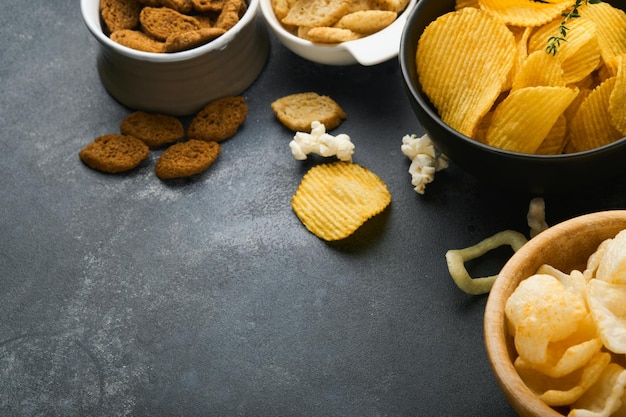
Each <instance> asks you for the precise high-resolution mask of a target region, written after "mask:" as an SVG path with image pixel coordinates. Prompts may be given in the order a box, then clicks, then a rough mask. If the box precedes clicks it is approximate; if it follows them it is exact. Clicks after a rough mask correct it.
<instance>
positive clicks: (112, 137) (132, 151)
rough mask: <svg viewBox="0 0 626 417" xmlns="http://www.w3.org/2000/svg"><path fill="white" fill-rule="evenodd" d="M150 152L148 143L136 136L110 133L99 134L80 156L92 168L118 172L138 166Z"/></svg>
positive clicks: (111, 172) (112, 172)
mask: <svg viewBox="0 0 626 417" xmlns="http://www.w3.org/2000/svg"><path fill="white" fill-rule="evenodd" d="M149 153H150V149H149V148H148V145H146V144H145V143H143V142H142V141H141V140H139V139H137V138H135V137H132V136H128V135H118V134H108V135H103V136H98V137H97V138H96V139H95V140H94V141H93V142H92V143H90V144H88V145H87V146H85V147H84V148H83V149H81V151H80V152H79V153H78V156H79V157H80V159H81V160H82V161H83V162H84V163H85V164H86V165H87V166H89V167H90V168H93V169H95V170H98V171H101V172H106V173H109V174H118V173H120V172H125V171H130V170H131V169H133V168H135V167H137V166H138V165H139V164H140V163H141V162H143V160H145V159H146V158H147V157H148V154H149Z"/></svg>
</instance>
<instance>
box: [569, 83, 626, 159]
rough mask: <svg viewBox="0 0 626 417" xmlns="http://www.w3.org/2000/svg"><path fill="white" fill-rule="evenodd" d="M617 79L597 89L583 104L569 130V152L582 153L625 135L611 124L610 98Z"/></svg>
mask: <svg viewBox="0 0 626 417" xmlns="http://www.w3.org/2000/svg"><path fill="white" fill-rule="evenodd" d="M614 86H615V78H609V79H608V80H606V81H605V82H603V83H602V84H600V85H599V86H598V87H596V88H595V89H594V90H593V91H592V92H591V93H589V95H588V96H587V98H586V99H585V100H584V101H583V102H582V104H581V105H580V107H579V108H578V111H577V112H576V115H575V116H574V118H573V119H572V121H571V125H570V129H569V134H570V138H569V143H568V150H571V151H576V152H581V151H586V150H589V149H593V148H597V147H600V146H604V145H607V144H609V143H611V142H614V141H615V140H617V139H619V138H621V137H622V136H623V135H622V134H621V133H620V132H618V131H617V129H615V128H614V127H613V125H612V124H611V117H610V115H609V98H610V96H611V92H612V91H613V87H614Z"/></svg>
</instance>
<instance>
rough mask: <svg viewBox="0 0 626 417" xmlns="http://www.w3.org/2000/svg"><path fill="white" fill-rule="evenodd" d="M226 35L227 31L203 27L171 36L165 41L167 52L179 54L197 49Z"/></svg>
mask: <svg viewBox="0 0 626 417" xmlns="http://www.w3.org/2000/svg"><path fill="white" fill-rule="evenodd" d="M224 33H226V30H225V29H222V28H212V27H203V28H201V29H198V30H190V31H187V32H179V33H174V34H172V35H170V36H169V37H168V38H167V40H166V41H165V46H164V49H165V52H178V51H184V50H187V49H191V48H195V47H196V46H200V45H203V44H205V43H208V42H210V41H212V40H213V39H215V38H217V37H220V36H222V35H223V34H224Z"/></svg>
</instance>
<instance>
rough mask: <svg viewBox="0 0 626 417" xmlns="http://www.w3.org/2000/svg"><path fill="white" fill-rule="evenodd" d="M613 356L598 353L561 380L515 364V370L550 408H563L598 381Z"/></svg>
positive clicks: (524, 365)
mask: <svg viewBox="0 0 626 417" xmlns="http://www.w3.org/2000/svg"><path fill="white" fill-rule="evenodd" d="M610 360H611V355H610V354H608V353H606V352H598V353H596V354H595V355H594V357H593V358H592V359H591V360H590V361H589V363H588V364H587V365H585V366H584V367H583V368H579V369H577V370H576V371H574V372H572V373H570V374H567V375H565V376H563V377H560V378H551V377H549V376H547V375H545V374H543V373H541V372H539V371H537V370H536V369H534V368H532V367H529V366H526V364H520V363H518V362H515V365H517V366H516V367H515V369H516V370H517V372H518V373H519V375H520V377H521V378H522V380H523V381H524V383H526V385H527V386H528V388H530V389H531V391H533V392H534V393H536V394H537V395H538V396H539V398H540V399H541V400H542V401H543V402H545V403H546V404H548V405H550V406H563V405H568V404H571V403H573V402H574V401H576V400H578V399H579V398H580V397H581V396H582V395H583V394H584V393H585V392H586V391H587V390H589V388H590V387H591V386H593V384H594V383H596V381H598V380H599V379H600V376H601V375H602V371H603V370H604V369H605V368H606V367H607V365H609V361H610Z"/></svg>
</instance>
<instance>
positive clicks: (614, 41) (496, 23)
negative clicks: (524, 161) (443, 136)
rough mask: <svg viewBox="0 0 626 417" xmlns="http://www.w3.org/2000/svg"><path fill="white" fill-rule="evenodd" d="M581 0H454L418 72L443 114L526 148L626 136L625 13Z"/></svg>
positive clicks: (538, 150)
mask: <svg viewBox="0 0 626 417" xmlns="http://www.w3.org/2000/svg"><path fill="white" fill-rule="evenodd" d="M574 3H575V1H574V0H550V1H543V2H537V1H533V0H457V2H456V10H455V11H453V12H450V13H447V14H445V15H443V16H440V17H439V18H438V19H436V20H435V21H433V22H432V23H431V24H430V25H428V26H427V27H426V29H425V30H424V32H423V34H422V35H421V37H420V39H419V43H418V48H417V52H416V63H417V73H418V76H419V81H420V83H421V85H422V88H423V90H424V92H425V93H426V95H427V96H428V97H429V99H430V101H431V102H432V103H433V105H434V106H435V108H436V109H437V110H438V112H439V115H440V116H441V118H442V120H443V121H444V122H445V123H446V124H448V125H449V126H450V127H452V128H454V129H455V130H457V131H459V132H460V133H462V134H464V135H466V136H468V137H471V138H474V139H476V140H478V141H480V142H482V143H485V144H488V145H490V146H494V147H497V148H501V149H505V150H508V151H513V152H520V153H527V154H561V153H572V152H581V151H585V150H589V149H593V148H597V147H599V146H603V145H606V144H609V143H611V142H614V141H616V140H617V139H620V138H622V137H624V136H626V68H625V66H626V13H624V11H623V10H621V9H617V8H615V7H613V6H611V5H610V4H608V3H598V4H591V3H589V4H587V3H586V2H585V3H583V5H582V6H580V7H579V8H578V12H579V15H580V17H576V18H571V19H569V20H568V21H567V24H566V27H567V28H568V31H567V35H566V41H564V42H561V43H560V46H559V48H558V52H557V53H556V54H550V53H548V52H547V51H546V47H547V46H548V42H549V39H550V37H551V36H560V32H559V26H560V25H561V23H562V22H563V19H564V17H563V14H564V13H567V12H568V11H570V10H571V8H572V7H573V6H574Z"/></svg>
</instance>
